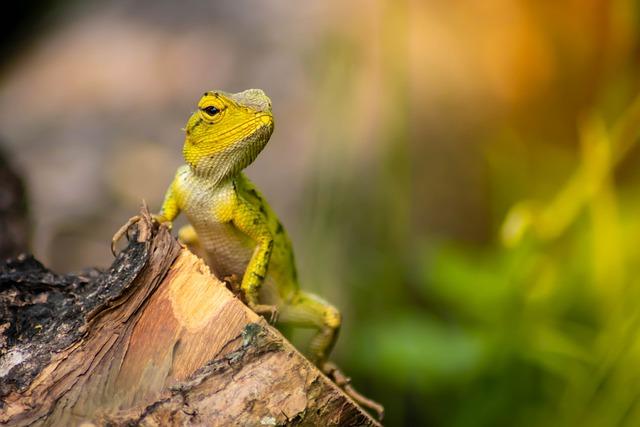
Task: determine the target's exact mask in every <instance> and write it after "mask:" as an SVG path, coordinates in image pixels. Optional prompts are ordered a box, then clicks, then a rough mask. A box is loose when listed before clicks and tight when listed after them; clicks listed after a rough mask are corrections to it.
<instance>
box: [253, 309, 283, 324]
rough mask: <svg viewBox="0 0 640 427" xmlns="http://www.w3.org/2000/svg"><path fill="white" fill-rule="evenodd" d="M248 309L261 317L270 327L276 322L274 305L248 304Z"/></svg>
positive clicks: (276, 313) (276, 316)
mask: <svg viewBox="0 0 640 427" xmlns="http://www.w3.org/2000/svg"><path fill="white" fill-rule="evenodd" d="M249 308H251V310H253V311H255V312H256V314H259V315H260V316H263V317H264V318H265V319H267V320H268V321H269V323H271V324H272V325H273V324H275V323H276V322H277V321H278V308H277V307H276V306H275V305H267V304H249Z"/></svg>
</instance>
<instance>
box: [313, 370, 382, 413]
mask: <svg viewBox="0 0 640 427" xmlns="http://www.w3.org/2000/svg"><path fill="white" fill-rule="evenodd" d="M322 372H324V373H325V375H327V376H328V377H329V378H331V379H332V380H333V382H334V383H336V385H337V386H338V387H340V388H341V389H343V390H344V392H345V393H347V394H348V395H349V397H351V398H352V399H353V400H355V401H356V403H358V404H359V405H361V406H363V407H365V408H367V409H371V410H374V411H375V412H376V413H377V414H378V420H380V421H382V419H383V418H384V406H382V405H381V404H379V403H378V402H376V401H375V400H371V399H369V398H367V397H365V396H363V395H362V394H360V393H359V392H358V391H357V390H356V389H355V388H353V386H352V385H351V378H349V377H347V376H346V375H345V374H344V373H343V372H342V371H341V370H340V368H338V367H337V366H336V364H335V363H332V362H325V363H324V364H323V365H322Z"/></svg>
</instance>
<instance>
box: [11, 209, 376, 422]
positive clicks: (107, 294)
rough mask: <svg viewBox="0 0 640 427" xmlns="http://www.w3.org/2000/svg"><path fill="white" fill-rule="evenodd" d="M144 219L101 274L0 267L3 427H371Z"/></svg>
mask: <svg viewBox="0 0 640 427" xmlns="http://www.w3.org/2000/svg"><path fill="white" fill-rule="evenodd" d="M141 216H142V220H141V221H140V222H139V223H138V225H137V231H136V232H135V233H134V238H133V240H132V241H131V242H130V244H129V246H128V247H127V248H126V249H125V250H124V251H123V252H121V253H120V254H119V255H118V257H117V258H116V260H115V261H114V263H113V265H112V266H111V267H110V268H109V269H108V270H107V271H104V272H100V271H98V270H87V271H83V272H81V273H78V274H70V275H58V274H55V273H52V272H51V271H49V270H47V269H46V268H45V267H43V266H42V264H40V263H39V262H38V261H36V260H35V259H34V258H33V257H30V256H24V255H23V256H20V257H18V258H16V259H13V260H8V261H6V262H5V263H4V265H2V266H1V267H0V424H3V425H4V424H7V425H32V424H35V425H64V426H67V425H85V426H87V425H148V426H156V425H163V426H164V425H224V426H228V425H242V426H265V425H267V426H268V425H322V426H325V425H340V426H356V425H358V426H361V425H364V426H376V425H379V424H378V423H377V422H376V421H375V420H374V419H373V418H371V417H370V416H369V415H368V414H367V413H366V412H364V411H363V410H362V409H361V408H360V407H359V406H358V405H357V404H356V403H355V402H354V401H353V400H352V399H351V398H350V397H348V396H347V395H346V394H345V393H344V392H343V391H342V390H341V389H340V388H338V387H337V386H336V385H335V384H334V383H333V382H331V381H330V380H329V379H328V378H327V377H325V376H324V375H323V374H322V373H321V372H320V371H318V370H317V369H316V367H315V366H314V365H313V364H311V363H310V362H309V361H307V360H306V359H305V358H304V357H303V356H302V355H301V354H300V353H299V352H298V351H297V350H296V349H295V348H294V347H293V346H292V345H291V344H290V343H289V342H287V341H286V340H285V339H284V338H283V336H282V335H281V334H280V333H279V332H278V331H277V330H276V329H274V328H272V327H271V326H270V325H269V324H268V323H267V322H266V321H265V320H264V319H263V318H262V317H260V316H258V315H256V314H255V313H254V312H253V311H251V310H250V309H248V308H247V307H246V306H245V305H244V304H243V303H242V302H241V301H240V300H239V299H238V298H236V297H235V296H234V294H233V293H231V292H230V291H229V290H228V289H227V288H226V286H225V284H224V283H223V282H221V281H219V280H217V279H216V278H215V277H214V276H212V275H211V274H210V272H209V268H208V267H207V266H206V265H205V264H204V263H203V261H202V260H200V259H199V258H197V257H196V256H195V255H193V254H192V253H190V252H189V251H188V250H187V249H186V248H184V247H182V246H181V245H180V244H179V243H178V242H177V241H176V240H175V239H174V238H173V237H172V236H171V234H170V232H169V231H168V230H167V228H166V227H164V226H160V227H159V228H158V227H157V225H155V224H154V223H153V222H152V221H151V218H150V216H149V214H148V212H147V211H146V209H143V212H142V214H141Z"/></svg>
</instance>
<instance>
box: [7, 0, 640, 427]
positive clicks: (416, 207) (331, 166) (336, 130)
mask: <svg viewBox="0 0 640 427" xmlns="http://www.w3.org/2000/svg"><path fill="white" fill-rule="evenodd" d="M32 6H33V7H34V8H33V10H26V9H25V10H24V12H25V14H24V15H22V16H23V18H24V19H21V20H16V21H15V22H13V26H12V27H10V28H12V32H11V34H10V36H11V37H9V36H7V38H5V40H4V41H3V43H2V44H1V47H2V54H3V56H2V57H3V61H2V66H1V68H0V139H1V140H0V144H1V147H0V148H2V149H3V151H5V152H6V154H7V156H8V157H9V159H10V160H11V162H12V163H13V164H14V166H15V168H16V169H17V170H18V171H19V172H20V173H21V174H22V175H23V176H24V178H25V180H26V183H27V188H28V191H29V208H30V214H31V220H32V223H33V227H34V228H33V235H32V242H31V247H32V251H33V252H34V253H35V254H36V256H37V257H38V258H39V259H40V260H42V261H43V262H44V263H45V264H46V265H48V266H51V267H52V268H53V269H55V270H57V271H60V272H66V271H73V270H79V269H82V268H84V267H88V266H100V267H106V266H108V265H109V264H110V263H111V261H112V256H111V254H110V252H109V249H108V242H109V240H110V237H111V235H112V234H113V232H114V230H116V229H117V227H118V226H119V225H121V224H122V223H123V222H124V221H125V220H126V219H127V218H128V217H129V216H131V215H133V214H135V213H136V212H137V210H138V207H139V205H140V201H141V199H143V198H144V199H146V200H147V201H148V203H149V204H150V206H151V207H152V208H153V209H158V208H159V205H160V203H161V200H162V197H163V195H164V191H165V189H166V186H167V185H168V183H169V182H170V181H171V178H172V176H173V174H174V171H175V168H176V167H177V166H178V165H179V164H181V145H182V142H183V138H184V136H183V133H182V131H181V127H182V126H183V125H184V123H185V122H186V119H187V117H188V116H189V114H190V113H191V111H192V110H193V109H194V108H195V104H196V102H197V100H198V98H199V96H200V94H201V93H202V92H203V91H204V90H209V89H223V90H227V91H240V90H243V89H246V88H250V87H258V88H262V89H264V90H265V91H266V92H267V94H269V95H270V96H271V98H272V101H273V106H274V113H275V116H276V131H275V133H274V135H273V137H272V140H271V142H270V143H269V145H268V146H267V147H266V149H265V150H264V152H263V153H262V155H261V156H260V157H259V158H258V160H257V161H256V163H255V164H254V165H252V166H251V167H250V168H249V170H248V174H249V176H250V177H251V178H253V180H254V181H255V182H256V183H257V184H258V186H259V187H260V188H261V189H262V191H263V192H264V193H265V195H266V196H267V198H268V200H269V201H270V203H271V204H272V206H273V207H274V209H275V210H276V212H278V214H279V215H280V216H281V218H282V221H283V223H284V224H285V225H286V227H287V228H288V230H289V232H290V234H291V237H292V239H293V242H294V246H295V249H296V256H297V259H298V264H299V269H300V276H301V279H302V282H303V287H305V288H307V289H311V290H313V291H315V292H317V293H319V294H321V295H323V296H324V297H326V298H327V299H328V300H330V301H332V302H334V303H335V305H337V306H338V307H339V308H340V309H341V310H342V312H343V313H344V317H345V320H344V327H343V330H342V332H341V337H340V340H339V342H338V345H337V347H336V350H335V353H334V358H335V360H336V361H337V362H338V363H339V365H341V367H342V368H343V369H344V370H345V371H346V372H347V373H348V374H349V375H351V376H352V377H353V383H354V384H355V386H356V387H357V388H358V389H359V390H360V391H362V392H363V393H364V394H366V395H368V396H369V397H371V398H374V399H376V400H378V401H380V402H382V403H383V404H384V405H385V407H386V410H387V415H386V424H387V425H390V426H393V425H406V426H417V425H433V426H540V425H544V426H553V425H557V426H577V425H581V426H594V427H599V426H618V425H620V426H637V425H640V339H639V338H640V335H639V332H638V331H639V328H640V243H639V242H640V168H639V167H638V165H639V164H640V150H639V149H638V148H637V146H636V145H637V141H636V139H637V138H636V137H637V136H638V134H639V133H640V102H639V101H636V96H637V95H638V94H640V5H639V4H637V2H636V1H633V0H567V1H538V0H468V1H461V0H454V1H446V2H445V1H438V0H432V1H409V0H404V1H403V0H401V1H392V0H367V1H364V0H361V1H352V2H344V1H339V0H333V1H316V2H286V1H268V2H257V1H251V0H243V1H233V2H231V1H230V2H204V1H196V0H190V1H183V2H169V1H158V0H155V1H152V0H142V1H137V2H128V1H124V0H121V1H112V2H98V1H90V2H80V1H66V2H65V1H48V2H45V6H37V8H36V5H35V4H33V5H32Z"/></svg>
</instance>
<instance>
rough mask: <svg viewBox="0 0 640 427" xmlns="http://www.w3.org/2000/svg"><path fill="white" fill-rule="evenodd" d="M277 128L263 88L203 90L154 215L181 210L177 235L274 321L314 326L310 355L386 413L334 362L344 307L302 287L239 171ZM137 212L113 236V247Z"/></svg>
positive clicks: (271, 219) (276, 226)
mask: <svg viewBox="0 0 640 427" xmlns="http://www.w3.org/2000/svg"><path fill="white" fill-rule="evenodd" d="M273 129H274V118H273V113H272V108H271V100H270V99H269V97H268V96H267V95H266V94H265V93H264V92H263V91H262V90H260V89H249V90H245V91H243V92H238V93H228V92H224V91H221V90H212V91H207V92H205V93H204V94H203V95H202V97H201V98H200V101H199V102H198V104H197V109H196V111H194V112H193V114H192V115H191V116H190V118H189V119H188V121H187V124H186V126H185V127H184V129H183V130H184V132H185V140H184V145H183V149H182V154H183V157H184V160H185V164H184V165H182V166H180V167H179V168H178V170H177V172H176V174H175V176H174V178H173V181H172V182H171V184H170V185H169V188H168V190H167V191H166V195H165V198H164V202H163V203H162V207H161V209H160V211H159V213H158V214H155V215H154V216H153V218H154V221H156V222H158V223H160V224H162V223H164V224H167V225H168V226H171V224H172V223H173V221H174V220H175V218H176V217H177V216H178V214H180V213H184V214H185V215H186V217H187V219H188V222H189V224H188V225H185V226H184V227H182V228H181V229H180V230H179V231H178V239H179V240H180V241H181V242H182V243H184V244H185V245H187V246H188V247H189V248H193V249H195V251H196V252H197V253H198V254H200V255H202V256H203V258H204V259H205V261H206V262H207V264H208V265H209V266H210V267H211V268H212V270H213V274H214V275H215V276H216V277H219V278H229V277H235V278H239V280H240V284H239V288H240V294H241V296H242V298H243V299H244V301H245V302H246V304H247V305H248V306H249V307H250V308H251V309H252V310H254V311H255V312H256V313H258V314H261V315H264V316H269V318H270V321H271V322H272V323H277V324H278V325H291V326H298V327H311V328H314V329H315V330H316V332H315V334H314V336H313V338H312V339H311V342H310V345H309V353H310V359H311V361H312V362H313V363H314V364H315V365H316V366H318V368H319V369H320V370H321V371H323V372H324V373H325V374H326V375H328V376H329V377H331V378H332V379H333V380H334V381H335V382H336V384H338V385H339V386H341V387H342V388H343V389H345V391H347V393H348V394H350V395H351V397H352V398H354V400H356V401H358V402H359V403H361V404H362V405H363V406H366V407H369V408H371V409H374V410H375V411H377V412H378V414H379V416H380V417H381V416H382V413H383V408H382V406H381V405H380V404H378V403H377V402H374V401H372V400H370V399H367V398H365V397H364V396H362V395H360V394H359V393H358V392H357V391H355V389H354V388H353V387H351V386H350V384H349V379H348V378H347V377H346V376H344V375H343V374H342V372H340V370H339V369H338V368H337V366H336V365H335V364H333V363H332V362H330V361H329V355H330V352H331V350H332V349H333V347H334V345H335V343H336V340H337V337H338V332H339V330H340V326H341V323H342V320H341V319H342V316H341V314H340V312H339V311H338V310H337V309H336V308H335V307H334V306H333V305H331V304H329V303H328V302H327V301H325V300H324V299H323V298H321V297H319V296H317V295H315V294H312V293H310V292H306V291H304V290H302V289H301V288H300V285H299V282H298V275H297V272H296V265H295V260H294V253H293V248H292V244H291V240H290V238H289V236H288V235H287V232H286V231H285V229H284V226H283V225H282V223H281V222H280V220H279V219H278V217H277V216H276V214H275V213H274V211H273V210H272V209H271V207H270V206H269V204H268V203H267V201H266V200H265V198H264V196H263V195H262V194H261V192H260V191H259V190H258V189H257V188H256V186H255V185H254V184H253V183H252V182H251V181H250V180H249V178H248V177H247V176H246V175H245V174H244V173H243V172H242V171H243V170H244V169H245V168H246V167H247V166H249V165H250V164H251V163H252V162H253V161H254V160H255V159H256V157H257V156H258V154H259V153H260V152H261V151H262V150H263V148H264V147H265V146H266V144H267V142H268V141H269V139H270V137H271V134H272V132H273ZM136 220H137V217H133V218H131V219H130V220H129V222H128V223H127V224H125V226H123V227H122V228H121V229H120V230H119V231H118V232H117V233H116V234H115V235H114V237H113V239H112V251H114V254H115V244H116V242H117V241H118V240H119V239H120V237H122V235H123V234H124V233H126V230H127V229H128V227H129V226H131V225H132V224H133V223H134V222H135V221H136Z"/></svg>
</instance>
